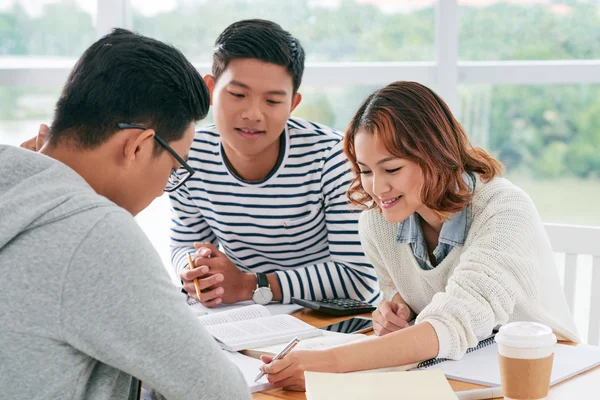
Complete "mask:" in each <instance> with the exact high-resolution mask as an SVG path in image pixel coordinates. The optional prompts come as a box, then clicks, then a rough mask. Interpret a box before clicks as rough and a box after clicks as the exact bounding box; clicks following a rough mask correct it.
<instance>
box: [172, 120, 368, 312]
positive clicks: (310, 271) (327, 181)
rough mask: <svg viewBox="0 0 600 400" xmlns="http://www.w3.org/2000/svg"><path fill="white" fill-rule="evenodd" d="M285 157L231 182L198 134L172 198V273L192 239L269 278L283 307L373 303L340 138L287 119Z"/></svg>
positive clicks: (216, 144)
mask: <svg viewBox="0 0 600 400" xmlns="http://www.w3.org/2000/svg"><path fill="white" fill-rule="evenodd" d="M282 138H283V145H282V148H283V149H284V154H283V157H280V160H281V161H280V162H279V164H278V165H277V166H276V167H275V168H274V170H273V172H272V173H271V174H269V176H268V177H267V178H266V179H265V180H263V181H261V182H246V181H243V180H241V179H239V178H238V177H236V176H235V175H234V174H233V173H232V172H231V171H230V170H229V168H228V167H227V165H226V163H225V162H224V160H223V147H222V145H221V140H220V136H219V134H218V133H217V132H216V129H215V127H214V125H213V126H209V127H207V128H205V129H201V130H199V131H197V132H196V136H195V138H194V143H193V145H192V148H191V149H190V153H189V164H190V165H191V166H192V167H193V168H194V170H195V171H196V172H195V174H194V176H193V177H192V178H191V179H190V180H189V181H188V182H187V183H186V185H184V186H182V187H181V188H180V189H179V190H178V191H176V192H174V193H173V194H172V195H171V196H170V197H171V205H172V210H173V211H172V224H171V225H172V228H171V258H172V264H173V266H174V268H175V270H176V272H177V274H179V273H180V272H181V271H182V270H183V269H184V268H185V267H186V265H187V258H186V253H187V252H189V251H193V243H194V242H212V243H213V244H215V245H220V246H221V247H222V248H223V250H224V252H225V254H226V255H227V256H228V257H229V258H230V259H231V261H232V262H233V263H234V264H235V265H236V266H237V267H238V268H241V269H243V270H245V271H251V272H265V273H275V274H276V275H277V278H278V280H279V283H280V285H281V290H282V296H283V300H282V302H283V303H289V302H290V298H291V297H299V298H303V299H314V300H320V299H323V298H333V297H348V298H355V299H360V300H364V301H368V302H376V301H378V300H379V296H380V292H379V287H378V284H377V279H376V277H375V272H374V270H373V268H372V266H371V265H370V264H368V263H367V260H366V258H365V256H364V253H363V251H362V248H361V245H360V240H359V237H358V216H359V213H358V212H357V210H354V209H352V208H351V206H350V205H349V203H348V201H347V198H346V190H347V188H348V185H349V183H350V181H351V179H352V172H351V170H350V168H349V165H348V163H347V162H346V157H345V155H344V153H343V151H342V136H341V135H340V134H339V133H338V132H336V131H333V130H332V129H330V128H328V127H326V126H323V125H319V124H316V123H313V122H309V121H305V120H302V119H299V118H290V119H289V120H288V122H287V125H286V128H285V132H284V133H283V134H282Z"/></svg>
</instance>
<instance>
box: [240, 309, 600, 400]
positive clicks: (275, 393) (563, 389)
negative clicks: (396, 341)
mask: <svg viewBox="0 0 600 400" xmlns="http://www.w3.org/2000/svg"><path fill="white" fill-rule="evenodd" d="M292 315H293V316H295V317H297V318H299V319H301V320H302V321H304V322H307V323H309V324H311V325H313V326H315V327H317V328H321V327H323V326H326V325H329V324H333V323H336V322H338V321H343V320H345V319H348V318H350V317H326V316H323V315H321V314H318V313H315V312H314V311H311V310H308V309H303V310H300V311H296V312H295V313H293V314H292ZM363 316H365V317H369V318H370V317H371V315H370V314H364V315H363ZM448 382H450V386H452V389H454V391H455V392H456V391H461V390H470V389H477V388H483V387H485V386H480V385H474V384H472V383H466V382H460V381H455V380H452V379H449V380H448ZM599 392H600V366H598V367H596V368H594V369H592V370H590V371H587V372H585V373H583V374H580V375H577V376H574V377H573V378H571V379H568V380H566V381H564V382H561V383H559V384H558V385H555V386H553V387H552V388H551V389H550V393H549V394H548V400H574V399H576V400H584V399H597V398H599V397H600V394H599ZM252 398H253V399H256V400H274V399H289V400H305V399H306V396H305V394H304V392H291V391H287V390H283V389H269V390H265V391H263V392H258V393H254V394H253V395H252ZM498 399H502V398H501V397H499V398H498Z"/></svg>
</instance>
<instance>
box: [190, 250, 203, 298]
mask: <svg viewBox="0 0 600 400" xmlns="http://www.w3.org/2000/svg"><path fill="white" fill-rule="evenodd" d="M187 256H188V263H189V265H190V269H194V268H196V267H195V266H194V259H193V258H192V256H191V255H190V253H187ZM194 286H196V294H197V295H198V298H200V284H199V283H198V278H194Z"/></svg>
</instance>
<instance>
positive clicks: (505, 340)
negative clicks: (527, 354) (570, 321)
mask: <svg viewBox="0 0 600 400" xmlns="http://www.w3.org/2000/svg"><path fill="white" fill-rule="evenodd" d="M495 340H496V343H498V344H501V345H503V346H510V347H519V348H535V347H547V346H553V345H554V344H555V343H556V336H555V335H554V333H552V329H550V327H548V326H546V325H544V324H540V323H537V322H528V321H519V322H511V323H510V324H506V325H503V326H502V327H501V328H500V331H499V332H498V333H497V334H496V338H495Z"/></svg>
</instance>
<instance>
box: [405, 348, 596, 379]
mask: <svg viewBox="0 0 600 400" xmlns="http://www.w3.org/2000/svg"><path fill="white" fill-rule="evenodd" d="M598 365H600V348H599V347H596V346H588V345H583V344H580V345H577V346H569V345H565V344H557V345H556V347H555V348H554V364H553V366H552V375H551V377H550V386H552V385H556V384H557V383H559V382H562V381H564V380H566V379H569V378H571V377H572V376H575V375H578V374H580V373H582V372H585V371H587V370H589V369H592V368H594V367H596V366H598ZM428 368H432V369H440V370H441V371H442V372H443V373H444V375H446V378H448V379H454V380H457V381H463V382H469V383H474V384H478V385H484V386H500V385H501V384H502V382H501V380H500V367H499V363H498V346H497V345H496V343H495V341H494V337H489V338H487V339H484V340H482V341H481V342H479V344H478V345H477V346H476V347H473V348H472V349H469V350H467V354H465V356H464V357H463V358H462V359H461V360H458V361H454V360H448V359H443V358H435V359H432V360H428V361H423V362H421V363H419V364H418V365H417V368H416V369H421V370H425V369H428Z"/></svg>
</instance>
